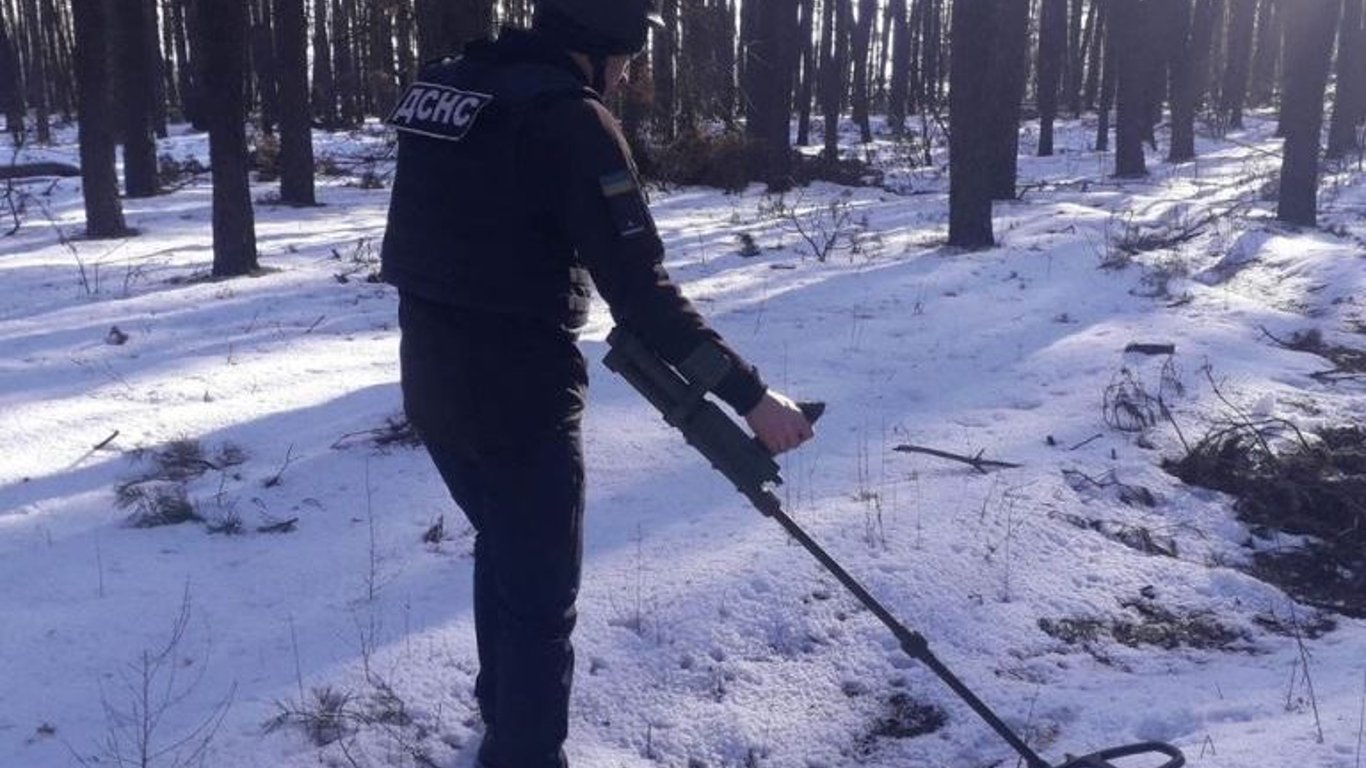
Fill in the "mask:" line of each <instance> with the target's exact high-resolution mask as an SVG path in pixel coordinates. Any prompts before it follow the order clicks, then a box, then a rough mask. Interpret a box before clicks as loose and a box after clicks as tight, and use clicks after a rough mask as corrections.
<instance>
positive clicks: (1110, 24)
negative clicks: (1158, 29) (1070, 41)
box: [1096, 0, 1126, 152]
mask: <svg viewBox="0 0 1366 768" xmlns="http://www.w3.org/2000/svg"><path fill="white" fill-rule="evenodd" d="M1096 2H1097V3H1099V4H1100V11H1099V15H1098V17H1097V18H1096V42H1097V44H1098V45H1097V47H1096V56H1097V58H1096V62H1097V66H1098V67H1099V68H1100V72H1101V74H1100V96H1099V104H1098V105H1097V112H1098V113H1099V114H1100V120H1099V124H1098V125H1097V127H1096V151H1098V152H1108V151H1110V122H1111V115H1112V113H1113V112H1114V108H1115V95H1116V92H1117V91H1118V90H1119V56H1118V55H1117V52H1118V50H1119V40H1118V38H1119V32H1118V31H1116V30H1115V24H1114V19H1113V17H1112V16H1111V13H1112V11H1111V10H1110V9H1111V6H1112V3H1113V2H1114V0H1096ZM1119 2H1126V0H1119Z"/></svg>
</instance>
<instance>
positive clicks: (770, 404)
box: [745, 389, 815, 455]
mask: <svg viewBox="0 0 1366 768" xmlns="http://www.w3.org/2000/svg"><path fill="white" fill-rule="evenodd" d="M745 422H746V423H747V424H749V428H750V431H752V432H753V433H754V435H755V437H758V438H759V442H761V443H763V444H764V447H765V448H767V449H768V450H769V452H770V453H773V454H774V455H777V454H779V453H783V452H785V451H790V450H792V449H793V448H796V447H797V446H799V445H801V444H802V443H804V442H806V441H807V440H810V439H811V438H812V437H813V436H815V432H814V431H813V430H812V429H811V422H809V421H807V420H806V416H805V415H804V414H803V413H802V411H801V409H800V408H798V407H797V404H796V403H795V402H793V401H792V399H791V398H789V397H788V396H786V395H784V394H783V393H781V392H778V391H776V390H772V389H770V390H768V391H767V392H765V393H764V396H763V398H762V399H761V400H760V401H759V404H758V405H756V406H754V407H753V408H751V409H750V411H749V413H746V414H745Z"/></svg>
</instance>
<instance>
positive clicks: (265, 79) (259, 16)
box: [250, 0, 280, 136]
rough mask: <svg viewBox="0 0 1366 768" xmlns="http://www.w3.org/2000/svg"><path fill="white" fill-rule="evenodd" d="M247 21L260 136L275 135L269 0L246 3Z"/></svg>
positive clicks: (276, 96) (275, 97)
mask: <svg viewBox="0 0 1366 768" xmlns="http://www.w3.org/2000/svg"><path fill="white" fill-rule="evenodd" d="M250 2H251V5H252V16H253V17H254V18H253V19H252V20H251V38H250V39H251V64H252V70H253V73H254V74H255V76H256V93H257V98H258V99H259V100H260V114H259V115H258V117H259V119H260V125H261V133H262V134H264V135H266V136H270V135H273V134H274V133H275V124H276V122H278V120H279V111H280V99H279V94H278V92H277V90H276V82H277V74H278V73H277V67H278V63H277V62H276V59H275V31H274V29H272V24H271V19H270V16H271V13H270V0H250Z"/></svg>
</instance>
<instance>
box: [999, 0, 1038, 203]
mask: <svg viewBox="0 0 1366 768" xmlns="http://www.w3.org/2000/svg"><path fill="white" fill-rule="evenodd" d="M993 4H994V5H995V7H996V9H997V10H996V13H995V24H994V25H993V27H994V29H993V32H992V35H993V51H992V58H991V68H992V74H991V79H992V85H993V87H994V88H995V89H996V95H995V98H994V99H993V101H994V103H995V108H994V109H993V110H992V111H991V112H990V114H989V123H990V127H991V131H992V133H991V136H992V139H991V145H990V150H991V151H992V153H993V161H992V163H991V168H992V172H993V176H994V181H993V184H992V195H993V196H994V197H995V198H996V199H997V200H1014V199H1015V195H1016V190H1015V185H1016V181H1017V179H1018V176H1019V167H1020V114H1021V111H1022V107H1023V103H1024V96H1025V87H1026V86H1027V85H1028V82H1029V5H1030V2H1029V0H994V2H993Z"/></svg>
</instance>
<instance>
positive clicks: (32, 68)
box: [23, 0, 52, 144]
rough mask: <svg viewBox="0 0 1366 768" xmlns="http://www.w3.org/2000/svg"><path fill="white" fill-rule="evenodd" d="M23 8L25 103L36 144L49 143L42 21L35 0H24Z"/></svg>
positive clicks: (50, 126)
mask: <svg viewBox="0 0 1366 768" xmlns="http://www.w3.org/2000/svg"><path fill="white" fill-rule="evenodd" d="M23 11H24V25H23V30H24V33H25V35H24V36H25V37H27V38H28V45H27V46H26V49H27V52H28V56H27V59H28V63H27V65H26V67H25V71H26V72H27V74H28V77H27V78H26V84H27V86H28V103H29V105H30V106H31V107H32V108H33V110H34V126H35V127H36V130H37V138H38V143H39V144H49V143H51V142H52V121H51V119H50V107H49V103H48V97H47V84H48V81H47V54H46V52H45V50H44V45H43V24H42V20H41V19H40V17H39V15H38V3H37V1H36V0H24V5H23Z"/></svg>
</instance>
